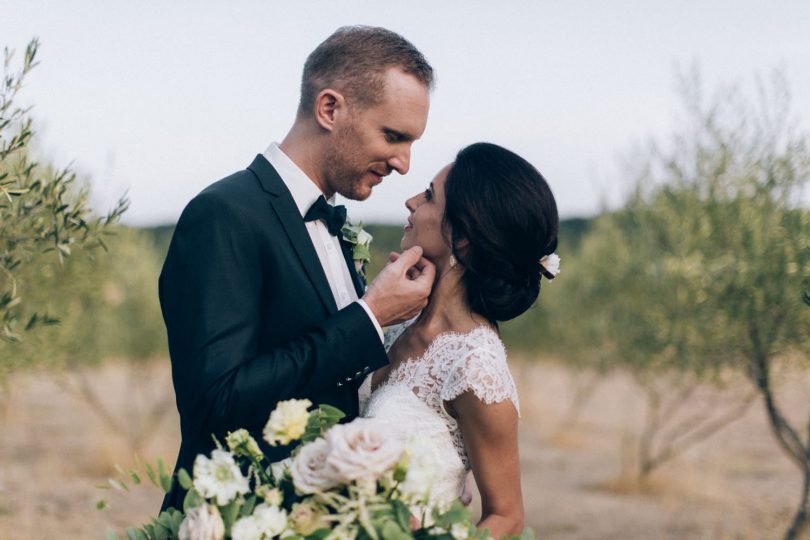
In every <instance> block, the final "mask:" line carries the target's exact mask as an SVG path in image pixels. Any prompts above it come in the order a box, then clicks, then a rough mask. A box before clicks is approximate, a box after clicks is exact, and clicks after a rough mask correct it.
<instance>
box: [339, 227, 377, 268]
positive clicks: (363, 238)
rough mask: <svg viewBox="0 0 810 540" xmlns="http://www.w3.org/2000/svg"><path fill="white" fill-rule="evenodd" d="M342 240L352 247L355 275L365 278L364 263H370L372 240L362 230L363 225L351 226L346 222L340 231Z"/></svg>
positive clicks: (371, 237)
mask: <svg viewBox="0 0 810 540" xmlns="http://www.w3.org/2000/svg"><path fill="white" fill-rule="evenodd" d="M340 233H341V235H342V236H343V240H344V241H345V242H347V243H349V244H351V246H352V260H353V261H354V268H355V270H357V273H358V274H360V275H361V276H363V278H364V279H365V277H366V272H365V269H366V263H369V262H371V249H370V248H371V241H372V240H373V239H374V237H373V236H371V235H370V234H369V233H367V232H366V231H365V230H364V229H363V224H362V223H358V224H357V225H351V224H350V223H349V222H348V221H347V222H346V224H345V225H343V228H342V229H341V230H340Z"/></svg>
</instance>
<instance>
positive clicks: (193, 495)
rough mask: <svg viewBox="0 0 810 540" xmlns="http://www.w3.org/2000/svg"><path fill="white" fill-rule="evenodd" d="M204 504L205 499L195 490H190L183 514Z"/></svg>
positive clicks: (184, 501) (185, 499) (184, 499)
mask: <svg viewBox="0 0 810 540" xmlns="http://www.w3.org/2000/svg"><path fill="white" fill-rule="evenodd" d="M204 502H205V499H203V498H202V496H201V495H200V494H199V493H197V491H196V490H195V489H190V490H188V491H187V492H186V496H185V497H184V498H183V512H188V511H189V510H190V509H191V508H196V507H197V506H200V505H201V504H202V503H204Z"/></svg>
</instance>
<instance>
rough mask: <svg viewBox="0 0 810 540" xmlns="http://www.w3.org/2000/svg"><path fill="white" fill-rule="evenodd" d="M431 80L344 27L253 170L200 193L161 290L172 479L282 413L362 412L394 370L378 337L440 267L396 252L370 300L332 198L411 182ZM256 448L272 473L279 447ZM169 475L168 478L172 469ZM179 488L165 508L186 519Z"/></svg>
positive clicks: (387, 41)
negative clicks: (395, 176) (301, 404)
mask: <svg viewBox="0 0 810 540" xmlns="http://www.w3.org/2000/svg"><path fill="white" fill-rule="evenodd" d="M432 85H433V70H432V68H431V66H430V65H429V64H428V63H427V61H426V60H425V58H424V56H422V54H421V53H420V52H419V51H418V50H417V49H416V48H415V47H414V46H413V45H412V44H411V43H409V42H408V41H406V40H405V39H404V38H402V37H401V36H399V35H397V34H395V33H394V32H391V31H388V30H385V29H383V28H371V27H345V28H341V29H339V30H338V31H336V32H335V33H334V34H332V35H331V36H330V37H329V38H327V39H326V41H324V42H323V43H321V44H320V45H319V46H318V47H317V48H316V49H315V50H314V51H313V52H312V54H310V55H309V57H308V58H307V61H306V64H305V66H304V73H303V78H302V84H301V100H300V104H299V107H298V113H297V116H296V119H295V122H294V124H293V126H292V128H291V129H290V131H289V133H288V134H287V136H286V137H285V138H284V140H283V141H282V142H281V144H275V143H274V144H272V145H271V146H270V147H269V148H268V149H267V151H266V152H265V153H264V154H261V155H258V156H256V158H255V159H254V160H253V162H252V163H251V164H250V165H249V166H248V168H247V169H245V170H242V171H239V172H237V173H235V174H233V175H231V176H228V177H227V178H224V179H222V180H220V181H218V182H216V183H214V184H212V185H211V186H209V187H208V188H206V189H205V190H203V191H202V193H200V194H199V195H197V196H196V197H195V198H194V199H193V200H192V201H191V202H190V203H189V204H188V206H187V207H186V208H185V210H184V211H183V214H182V215H181V216H180V220H179V221H178V223H177V228H176V229H175V232H174V236H173V238H172V242H171V245H170V247H169V252H168V254H167V256H166V261H165V263H164V265H163V270H162V272H161V275H160V281H159V294H160V305H161V309H162V311H163V318H164V321H165V323H166V330H167V333H168V337H169V352H170V355H171V361H172V378H173V381H174V388H175V393H176V397H177V409H178V411H179V413H180V430H181V436H182V441H181V445H180V452H179V455H178V457H177V468H184V469H186V470H187V471H189V472H191V469H192V466H193V463H194V458H195V457H196V456H197V454H200V453H208V452H210V451H211V450H212V449H213V448H214V443H213V439H212V435H213V436H216V437H217V439H219V440H220V441H222V440H224V437H225V435H226V434H227V432H228V431H230V430H235V429H237V428H241V427H244V428H247V429H249V430H250V431H251V433H252V434H253V436H254V438H256V439H257V440H260V441H261V431H262V428H263V426H264V424H265V422H266V421H267V418H268V416H269V414H270V411H271V410H273V408H274V407H275V405H276V403H277V402H278V401H280V400H286V399H290V398H307V399H310V400H311V401H312V402H313V403H314V404H316V405H317V404H319V403H328V404H330V405H334V406H336V407H338V408H340V409H342V410H343V411H345V412H346V413H347V414H348V415H349V417H350V418H351V417H353V416H356V415H357V413H358V404H357V386H358V384H359V383H360V382H361V381H362V379H363V378H364V377H365V375H366V374H368V373H370V372H371V371H373V370H375V369H377V368H379V367H381V366H383V365H385V364H386V363H387V362H388V360H387V357H386V353H385V350H384V348H383V340H382V327H383V326H387V325H389V324H392V323H395V322H398V321H402V320H406V319H408V318H410V317H412V316H413V315H415V314H416V313H417V312H418V311H419V310H420V309H422V308H423V307H424V306H425V305H426V304H427V298H428V295H429V293H430V288H431V285H432V283H433V278H434V273H435V271H434V268H433V266H432V265H431V264H430V263H429V262H428V261H426V260H425V259H424V258H422V257H421V249H420V248H418V247H417V248H412V249H411V250H408V251H406V252H404V253H403V254H402V255H401V256H400V257H399V258H398V259H397V260H396V261H395V262H393V263H390V264H389V265H388V266H386V267H385V269H383V271H382V272H381V273H380V274H379V276H377V278H376V279H375V280H374V281H373V282H372V283H371V285H370V286H369V287H368V290H366V291H364V286H363V284H362V281H361V279H360V278H359V277H358V275H357V274H356V271H355V267H354V264H352V261H351V247H350V245H348V243H347V242H345V241H344V240H343V239H342V236H341V232H340V228H341V225H342V224H343V219H344V218H345V209H343V207H334V206H333V205H332V203H333V202H334V195H335V193H340V194H341V195H343V196H344V197H347V198H349V199H354V200H364V199H366V198H368V196H369V195H371V191H372V189H373V188H374V186H376V185H377V184H379V183H380V182H382V179H383V177H385V176H387V175H388V174H390V173H391V172H392V171H397V172H398V173H400V174H405V173H407V172H408V168H409V164H410V150H411V144H412V143H413V142H414V141H415V140H416V139H418V138H419V137H420V136H421V135H422V132H423V131H424V129H425V123H426V121H427V114H428V106H429V92H430V89H431V87H432ZM261 444H262V446H263V450H264V451H265V452H266V453H267V454H268V455H269V457H270V458H271V459H272V460H273V461H276V460H278V459H281V458H283V457H285V456H286V455H287V454H288V452H289V451H288V449H286V448H279V447H276V448H272V447H269V446H267V445H265V444H264V442H262V443H261ZM175 470H177V469H175ZM183 495H184V494H183V492H182V489H181V488H180V487H179V486H178V485H177V483H176V482H175V485H174V486H173V488H172V490H171V491H170V492H169V493H168V494H167V496H166V498H165V500H164V502H163V508H164V509H165V508H166V507H168V506H174V507H177V508H181V507H182V497H183Z"/></svg>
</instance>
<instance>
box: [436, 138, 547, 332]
mask: <svg viewBox="0 0 810 540" xmlns="http://www.w3.org/2000/svg"><path fill="white" fill-rule="evenodd" d="M444 189H445V196H446V203H445V213H444V222H445V225H447V226H449V228H450V230H451V231H452V236H451V249H452V252H453V256H454V257H455V258H456V260H457V261H458V264H459V265H460V266H461V267H462V268H463V270H464V274H463V277H462V284H463V286H464V289H465V293H466V297H467V303H468V305H469V306H470V309H472V311H474V312H476V313H479V314H481V315H482V316H484V317H486V318H487V319H489V320H490V321H492V322H497V321H508V320H510V319H513V318H515V317H517V316H518V315H520V314H521V313H523V312H525V311H526V310H527V309H529V307H530V306H531V305H532V304H533V303H534V302H535V300H537V296H538V295H539V294H540V278H541V266H540V259H541V258H542V257H543V256H544V255H548V254H550V253H553V252H554V250H555V249H556V248H557V232H558V229H559V218H558V216H557V203H556V201H555V200H554V195H553V194H552V192H551V188H549V186H548V183H547V182H546V180H545V178H543V175H542V174H540V172H539V171H538V170H537V169H535V168H534V167H533V166H532V165H531V163H529V162H528V161H526V160H525V159H523V158H522V157H520V156H518V155H517V154H515V153H514V152H511V151H509V150H507V149H505V148H503V147H501V146H498V145H495V144H490V143H476V144H472V145H470V146H468V147H466V148H464V149H463V150H461V151H460V152H459V153H458V155H457V156H456V160H455V162H454V163H453V165H452V167H451V169H450V171H449V172H448V175H447V181H446V183H445V188H444ZM465 241H466V242H465Z"/></svg>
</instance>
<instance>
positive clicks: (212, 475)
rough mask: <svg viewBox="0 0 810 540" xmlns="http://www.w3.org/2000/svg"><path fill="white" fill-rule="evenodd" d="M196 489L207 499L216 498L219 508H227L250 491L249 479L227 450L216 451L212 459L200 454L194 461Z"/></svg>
mask: <svg viewBox="0 0 810 540" xmlns="http://www.w3.org/2000/svg"><path fill="white" fill-rule="evenodd" d="M194 489H195V490H197V493H199V494H200V495H202V496H203V498H205V499H211V498H216V500H217V506H225V505H226V504H228V503H229V502H231V501H232V500H233V499H234V497H236V496H237V495H244V494H245V493H247V492H248V491H249V490H250V487H249V486H248V481H247V478H245V477H244V476H243V475H242V471H240V470H239V467H238V466H237V465H236V462H234V459H233V455H232V454H231V453H230V452H226V451H225V450H214V451H213V452H211V458H210V459H209V458H207V457H205V456H204V455H202V454H200V455H198V456H197V459H195V460H194Z"/></svg>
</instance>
